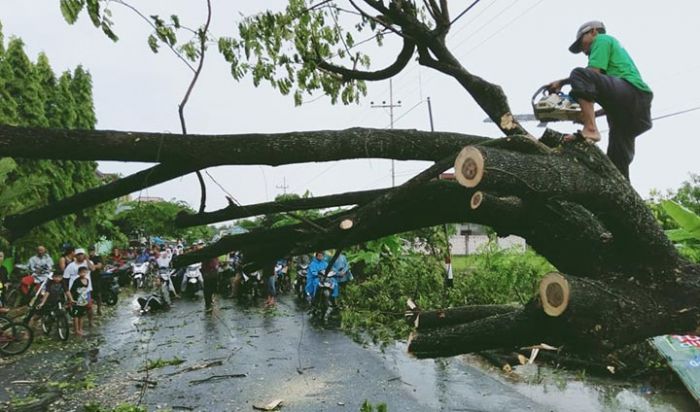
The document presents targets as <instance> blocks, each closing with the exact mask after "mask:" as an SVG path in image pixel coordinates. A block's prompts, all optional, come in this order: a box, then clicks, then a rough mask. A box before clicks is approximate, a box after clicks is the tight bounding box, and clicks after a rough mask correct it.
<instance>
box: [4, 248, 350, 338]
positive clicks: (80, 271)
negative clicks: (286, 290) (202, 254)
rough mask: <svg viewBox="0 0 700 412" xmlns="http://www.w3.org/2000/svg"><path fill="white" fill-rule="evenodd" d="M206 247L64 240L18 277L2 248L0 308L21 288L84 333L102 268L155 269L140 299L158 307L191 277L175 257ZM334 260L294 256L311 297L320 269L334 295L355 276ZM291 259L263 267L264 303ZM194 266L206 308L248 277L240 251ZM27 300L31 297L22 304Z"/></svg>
mask: <svg viewBox="0 0 700 412" xmlns="http://www.w3.org/2000/svg"><path fill="white" fill-rule="evenodd" d="M203 246H204V242H203V241H198V242H195V243H194V244H192V245H191V246H190V247H189V248H185V247H184V246H183V245H182V243H180V242H178V243H177V244H174V245H151V246H150V247H145V246H143V247H140V248H134V247H130V248H127V249H120V248H114V249H113V250H112V253H111V254H110V255H108V256H106V257H104V258H103V257H102V256H100V255H99V254H98V253H97V252H96V250H95V247H93V246H90V247H88V248H87V250H85V249H83V248H75V247H73V246H72V245H69V244H66V245H64V246H63V249H62V253H61V255H60V257H59V258H58V260H57V261H55V262H54V259H53V258H52V257H51V256H50V255H49V253H48V252H47V250H46V247H44V246H43V245H40V246H38V247H37V249H36V254H35V255H33V256H32V257H31V258H29V260H28V262H27V265H26V270H25V273H23V274H15V275H14V277H15V278H13V275H12V272H13V271H12V270H9V271H8V268H7V267H6V266H5V265H3V261H4V258H5V255H4V253H3V252H2V251H0V310H3V311H5V310H7V309H6V308H4V309H3V308H2V306H3V302H5V300H6V299H5V298H4V296H6V295H7V292H8V290H10V288H13V287H15V288H20V289H21V290H23V291H24V292H23V293H24V294H25V295H26V296H27V297H29V296H36V299H35V300H36V303H35V305H36V306H35V309H36V314H37V315H38V316H39V315H41V314H42V313H45V311H48V310H51V309H52V308H55V307H56V306H57V305H58V304H59V303H62V304H64V305H65V306H66V307H68V308H69V314H70V316H71V318H72V320H73V328H74V331H75V334H76V335H78V336H82V335H83V334H84V333H85V331H84V328H83V319H85V318H87V324H88V326H89V327H92V325H93V320H94V315H95V314H97V315H98V316H99V315H101V311H102V309H103V302H102V293H100V292H101V291H102V288H103V287H104V286H105V285H103V284H102V283H103V281H102V276H101V275H102V273H103V271H105V270H107V269H110V268H122V269H124V268H126V267H129V266H130V264H132V262H135V263H137V264H138V263H145V262H147V263H148V264H149V267H151V268H153V272H154V274H153V275H152V277H153V286H154V288H153V294H151V295H150V296H147V297H141V298H139V303H140V304H141V307H142V309H144V308H146V309H148V308H149V306H153V307H156V304H157V307H158V308H159V309H160V308H163V309H167V308H168V307H169V306H170V305H171V304H172V301H171V296H172V297H175V298H179V297H180V294H181V293H182V291H184V290H185V287H186V286H187V285H186V282H187V280H188V278H186V277H185V276H184V271H185V270H186V269H187V268H182V269H181V270H180V271H179V272H178V271H176V270H174V269H172V266H171V263H172V260H173V258H174V257H175V256H177V255H180V254H183V253H187V252H189V251H194V250H199V249H200V248H202V247H203ZM330 260H333V259H332V258H331V257H330V255H326V253H324V252H323V251H319V252H316V253H315V254H314V255H313V258H312V259H309V257H308V256H297V257H295V259H294V262H295V263H296V264H297V265H299V264H304V263H305V264H306V265H308V273H307V276H306V283H305V284H304V285H303V287H304V290H305V292H306V300H307V301H308V302H312V300H313V297H314V295H315V293H316V290H317V288H318V285H319V278H320V276H321V275H322V274H323V275H324V276H325V275H327V273H326V272H331V271H332V272H333V274H334V275H333V276H332V277H328V279H326V280H327V281H329V282H332V284H333V293H332V298H333V299H334V300H336V299H337V298H338V296H339V293H340V286H341V285H342V284H344V283H345V282H348V281H349V280H352V278H353V277H352V273H351V271H350V268H349V264H348V260H347V258H346V257H345V255H344V254H342V253H339V254H338V255H337V256H335V259H334V260H333V262H334V263H333V265H332V267H331V268H329V267H328V266H329V261H330ZM291 263H292V260H291V259H289V258H283V259H279V260H277V261H276V262H275V264H274V266H271V267H269V268H268V267H264V268H263V269H262V270H261V276H260V277H259V279H260V281H261V286H262V285H264V290H265V294H266V302H265V304H266V306H273V305H275V304H276V299H277V295H278V293H279V291H280V282H281V285H282V286H284V287H288V285H289V284H290V264H291ZM196 265H197V267H196V269H197V270H198V273H199V277H198V283H199V285H201V290H202V292H203V295H204V305H205V311H207V312H209V311H211V310H212V308H213V302H214V298H213V296H214V294H215V293H216V291H217V290H218V291H219V292H221V293H224V292H223V291H222V289H221V285H222V284H224V285H227V287H226V293H227V294H228V297H235V296H237V295H238V293H239V290H240V288H241V284H242V283H243V282H244V278H245V277H247V276H246V275H245V274H244V272H243V267H244V258H243V256H242V254H241V253H240V252H232V253H230V254H227V255H226V256H222V257H215V258H211V259H207V260H204V261H202V262H200V263H198V264H196ZM16 267H22V266H21V265H17V266H16ZM329 269H330V270H329ZM180 276H181V278H179V277H180ZM261 289H262V288H261ZM178 292H180V293H178ZM27 302H28V300H26V301H25V302H24V303H25V304H26V303H27Z"/></svg>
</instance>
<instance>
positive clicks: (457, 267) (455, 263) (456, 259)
mask: <svg viewBox="0 0 700 412" xmlns="http://www.w3.org/2000/svg"><path fill="white" fill-rule="evenodd" d="M469 263H470V259H469V256H452V272H454V273H464V272H466V271H467V269H468V268H469V267H470V266H471V265H470V264H469Z"/></svg>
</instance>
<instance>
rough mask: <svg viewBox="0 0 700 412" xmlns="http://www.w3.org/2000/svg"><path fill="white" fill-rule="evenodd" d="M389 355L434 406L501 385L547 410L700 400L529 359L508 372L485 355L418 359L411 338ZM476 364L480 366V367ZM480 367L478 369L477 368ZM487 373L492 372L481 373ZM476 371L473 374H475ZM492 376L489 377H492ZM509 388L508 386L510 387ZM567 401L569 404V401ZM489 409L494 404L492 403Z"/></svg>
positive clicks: (674, 406)
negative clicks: (530, 362) (583, 375)
mask: <svg viewBox="0 0 700 412" xmlns="http://www.w3.org/2000/svg"><path fill="white" fill-rule="evenodd" d="M383 357H384V359H385V361H386V362H387V363H388V364H389V366H391V367H392V368H393V369H394V370H395V371H396V372H397V379H400V380H401V382H402V383H403V384H404V385H406V386H407V387H408V388H409V390H411V391H412V392H413V393H414V395H415V396H416V398H418V399H420V400H421V402H423V403H425V404H426V405H428V406H431V407H434V408H439V409H441V410H459V409H452V407H451V405H453V404H454V398H455V393H462V394H463V395H464V396H465V397H473V396H474V395H480V396H482V397H483V396H487V395H491V394H490V393H489V392H490V391H493V390H498V385H501V386H506V387H508V388H510V389H514V390H515V391H517V392H518V393H519V394H521V395H523V397H525V398H528V399H529V400H532V401H534V402H535V403H537V404H539V405H542V406H544V407H546V408H547V410H556V411H566V412H590V411H601V412H613V411H614V412H618V411H634V412H690V411H697V410H698V404H697V403H696V402H695V401H694V400H693V399H692V397H691V396H690V395H689V394H688V393H687V392H686V391H685V390H684V389H683V388H678V390H677V391H673V392H671V391H662V392H656V391H655V389H654V388H653V387H650V386H648V385H644V384H643V383H625V382H620V381H616V380H612V379H605V378H595V377H586V378H583V379H581V378H580V377H579V376H577V375H576V374H575V373H572V372H569V371H564V370H555V369H552V368H550V367H546V366H538V365H524V366H517V367H514V368H513V373H512V374H511V375H510V376H506V375H504V374H503V373H502V372H500V371H498V370H496V369H495V368H493V367H490V365H488V364H486V362H484V361H482V360H481V358H478V357H476V356H463V357H459V358H448V359H436V360H418V359H414V358H412V357H410V356H409V355H408V354H407V353H406V345H405V343H397V344H395V345H394V346H391V347H388V348H386V349H385V351H384V354H383ZM475 369H476V371H475ZM475 372H477V373H475ZM478 372H481V373H482V374H486V375H487V376H484V375H481V376H479V375H480V374H479V373H478ZM470 375H472V376H471V377H470ZM489 380H490V381H491V382H488V381H489ZM504 389H505V388H504ZM563 405H565V406H563ZM487 410H489V409H487Z"/></svg>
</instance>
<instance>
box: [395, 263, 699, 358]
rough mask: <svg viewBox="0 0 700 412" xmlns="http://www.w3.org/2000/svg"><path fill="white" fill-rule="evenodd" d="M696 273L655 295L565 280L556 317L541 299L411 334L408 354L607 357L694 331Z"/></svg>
mask: <svg viewBox="0 0 700 412" xmlns="http://www.w3.org/2000/svg"><path fill="white" fill-rule="evenodd" d="M697 273H698V267H689V268H687V269H686V272H684V273H682V274H680V275H678V278H677V279H669V280H668V281H666V282H664V283H663V284H658V285H657V287H655V288H653V289H650V288H649V287H647V285H643V284H639V283H638V282H636V281H635V280H634V279H628V278H616V279H613V280H612V281H611V280H610V279H608V280H607V281H606V282H601V281H597V280H589V279H584V278H577V277H574V276H565V277H564V278H565V279H566V282H567V283H568V288H569V293H570V295H569V300H568V303H567V305H566V307H565V308H564V310H563V311H562V312H561V313H560V314H558V315H555V316H550V315H548V314H547V313H545V310H544V308H543V305H542V299H543V298H544V299H547V297H543V296H544V295H542V294H540V295H539V296H537V297H535V298H533V299H532V300H531V301H530V302H528V304H527V305H526V306H525V307H524V308H523V309H520V310H517V311H513V312H508V313H505V314H499V315H494V316H489V317H486V318H481V319H478V320H475V321H471V322H467V323H463V324H460V325H456V326H449V327H441V328H435V329H428V330H424V331H420V330H418V331H415V332H413V334H412V335H411V336H410V338H409V345H408V351H409V352H410V353H412V354H414V355H415V356H417V357H420V358H423V357H443V356H453V355H457V354H461V353H469V352H476V351H482V350H487V349H496V348H502V349H516V348H519V347H523V346H529V345H535V344H539V343H547V344H549V345H553V346H563V347H565V348H566V349H567V350H569V351H572V352H577V353H609V352H611V351H612V350H614V349H616V348H618V347H620V346H623V345H627V344H631V343H635V342H638V341H640V340H643V339H645V338H647V337H651V336H657V335H663V334H667V333H677V332H678V331H689V330H694V329H695V327H696V326H697V325H698V322H699V321H700V315H699V314H698V308H697V304H696V302H697V301H698V299H700V288H698V287H697V282H698V277H697ZM689 284H694V285H695V286H694V287H692V288H689V287H688V285H689ZM549 298H551V295H550V296H549Z"/></svg>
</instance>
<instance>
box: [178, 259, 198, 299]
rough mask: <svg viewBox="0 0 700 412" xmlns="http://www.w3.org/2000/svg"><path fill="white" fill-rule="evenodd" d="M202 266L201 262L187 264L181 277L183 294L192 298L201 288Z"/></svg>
mask: <svg viewBox="0 0 700 412" xmlns="http://www.w3.org/2000/svg"><path fill="white" fill-rule="evenodd" d="M201 268H202V264H201V263H196V264H194V265H189V266H187V269H186V270H185V274H184V279H183V289H184V290H182V291H181V292H182V294H183V295H184V296H187V297H189V298H193V297H194V294H195V293H197V292H198V291H200V290H202V288H203V285H202V272H201V271H200V269H201Z"/></svg>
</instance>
